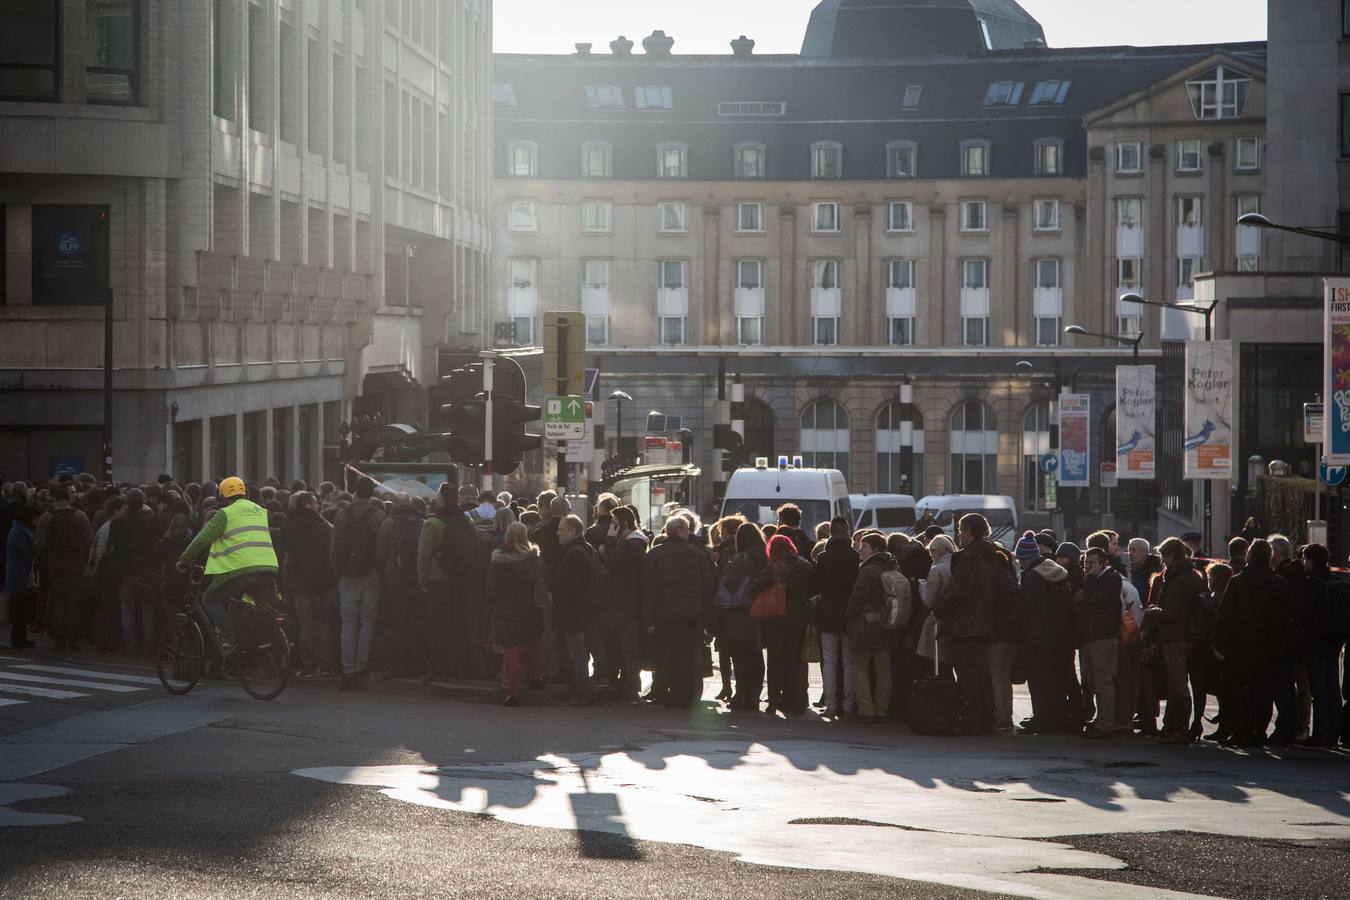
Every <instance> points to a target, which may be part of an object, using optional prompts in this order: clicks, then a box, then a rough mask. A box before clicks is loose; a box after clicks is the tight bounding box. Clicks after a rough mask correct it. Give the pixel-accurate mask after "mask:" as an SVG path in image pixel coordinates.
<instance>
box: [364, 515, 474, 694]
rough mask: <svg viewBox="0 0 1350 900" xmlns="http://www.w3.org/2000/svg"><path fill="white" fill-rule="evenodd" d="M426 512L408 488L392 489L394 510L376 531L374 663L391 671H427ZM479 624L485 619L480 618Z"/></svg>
mask: <svg viewBox="0 0 1350 900" xmlns="http://www.w3.org/2000/svg"><path fill="white" fill-rule="evenodd" d="M421 537H422V517H421V516H419V515H418V514H417V511H416V510H415V509H413V505H412V498H411V497H409V496H408V495H407V494H403V493H399V494H395V495H394V511H393V513H392V514H391V515H389V516H388V517H387V518H385V520H384V521H383V522H381V523H380V530H379V532H378V534H377V535H376V537H375V563H376V565H378V566H379V569H380V574H381V579H382V582H383V585H384V588H383V591H382V596H381V600H380V611H379V613H378V614H377V615H376V619H375V625H376V637H375V650H374V654H373V657H374V661H373V663H372V665H374V667H375V669H376V670H377V671H378V672H380V673H382V674H384V675H387V676H392V675H412V676H421V675H423V674H425V673H426V671H427V666H426V662H425V659H424V657H425V654H426V632H427V623H428V616H429V610H428V609H427V596H426V594H424V593H423V592H422V586H421V585H420V584H418V581H417V548H418V544H419V543H420V541H421ZM480 624H481V623H480Z"/></svg>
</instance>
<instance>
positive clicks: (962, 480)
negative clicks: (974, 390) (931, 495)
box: [948, 400, 998, 494]
mask: <svg viewBox="0 0 1350 900" xmlns="http://www.w3.org/2000/svg"><path fill="white" fill-rule="evenodd" d="M948 439H949V440H950V442H951V474H952V478H951V485H950V486H949V489H948V492H949V493H953V494H996V493H998V420H997V419H996V418H995V417H994V411H993V410H991V409H990V408H989V407H987V406H985V405H984V404H983V403H981V402H980V401H978V400H967V401H965V402H964V403H960V404H957V407H956V409H954V410H953V411H952V421H951V428H950V431H949V433H948Z"/></svg>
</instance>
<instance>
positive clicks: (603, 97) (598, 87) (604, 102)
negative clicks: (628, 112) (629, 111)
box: [586, 84, 626, 109]
mask: <svg viewBox="0 0 1350 900" xmlns="http://www.w3.org/2000/svg"><path fill="white" fill-rule="evenodd" d="M586 105H587V106H589V107H590V108H591V109H625V108H626V106H625V104H624V99H623V88H621V87H619V86H618V85H617V84H588V85H587V86H586Z"/></svg>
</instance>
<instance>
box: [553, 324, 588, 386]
mask: <svg viewBox="0 0 1350 900" xmlns="http://www.w3.org/2000/svg"><path fill="white" fill-rule="evenodd" d="M543 318H544V383H543V385H542V386H543V389H544V393H545V394H557V393H559V391H560V390H562V389H563V386H562V385H561V384H560V383H561V382H566V386H565V389H566V390H567V392H568V393H569V394H571V393H580V392H581V391H583V390H584V389H585V388H586V387H587V385H586V315H585V314H584V313H579V312H546V313H544V317H543Z"/></svg>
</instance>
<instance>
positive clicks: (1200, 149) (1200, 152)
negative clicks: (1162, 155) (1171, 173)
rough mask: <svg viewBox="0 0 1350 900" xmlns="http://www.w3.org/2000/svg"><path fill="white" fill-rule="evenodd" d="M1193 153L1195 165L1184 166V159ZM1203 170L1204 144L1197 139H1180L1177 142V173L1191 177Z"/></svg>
mask: <svg viewBox="0 0 1350 900" xmlns="http://www.w3.org/2000/svg"><path fill="white" fill-rule="evenodd" d="M1192 146H1193V147H1194V153H1195V165H1194V166H1188V165H1186V157H1187V156H1190V155H1191V152H1192ZM1204 170H1205V142H1204V141H1202V140H1200V139H1199V138H1181V139H1179V140H1178V141H1177V172H1179V173H1182V174H1187V175H1193V174H1195V173H1197V172H1203V171H1204Z"/></svg>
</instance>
